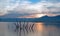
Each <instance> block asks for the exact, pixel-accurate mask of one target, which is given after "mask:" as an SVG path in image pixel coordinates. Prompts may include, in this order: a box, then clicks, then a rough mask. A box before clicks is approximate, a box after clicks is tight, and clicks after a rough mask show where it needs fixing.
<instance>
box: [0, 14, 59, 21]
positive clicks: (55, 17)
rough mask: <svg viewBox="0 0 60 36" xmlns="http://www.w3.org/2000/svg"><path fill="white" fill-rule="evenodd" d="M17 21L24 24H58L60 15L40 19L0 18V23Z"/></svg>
mask: <svg viewBox="0 0 60 36" xmlns="http://www.w3.org/2000/svg"><path fill="white" fill-rule="evenodd" d="M17 21H22V22H23V21H26V22H60V15H58V16H53V17H49V16H43V17H40V18H0V22H17Z"/></svg>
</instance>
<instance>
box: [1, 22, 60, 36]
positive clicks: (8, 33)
mask: <svg viewBox="0 0 60 36" xmlns="http://www.w3.org/2000/svg"><path fill="white" fill-rule="evenodd" d="M0 36H60V23H59V22H44V23H43V22H0Z"/></svg>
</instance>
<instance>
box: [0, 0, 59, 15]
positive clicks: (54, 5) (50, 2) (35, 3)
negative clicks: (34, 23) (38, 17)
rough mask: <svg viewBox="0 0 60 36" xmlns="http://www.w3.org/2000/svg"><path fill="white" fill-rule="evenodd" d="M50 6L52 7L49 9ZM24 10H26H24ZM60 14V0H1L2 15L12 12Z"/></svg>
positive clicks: (0, 12)
mask: <svg viewBox="0 0 60 36" xmlns="http://www.w3.org/2000/svg"><path fill="white" fill-rule="evenodd" d="M48 7H51V8H49V9H48ZM23 10H24V11H23ZM8 11H16V12H17V13H20V14H24V13H29V14H31V13H41V14H43V13H44V14H46V13H48V14H53V12H55V14H60V13H58V12H60V0H0V15H6V14H8V13H10V12H8ZM11 13H12V12H11Z"/></svg>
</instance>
